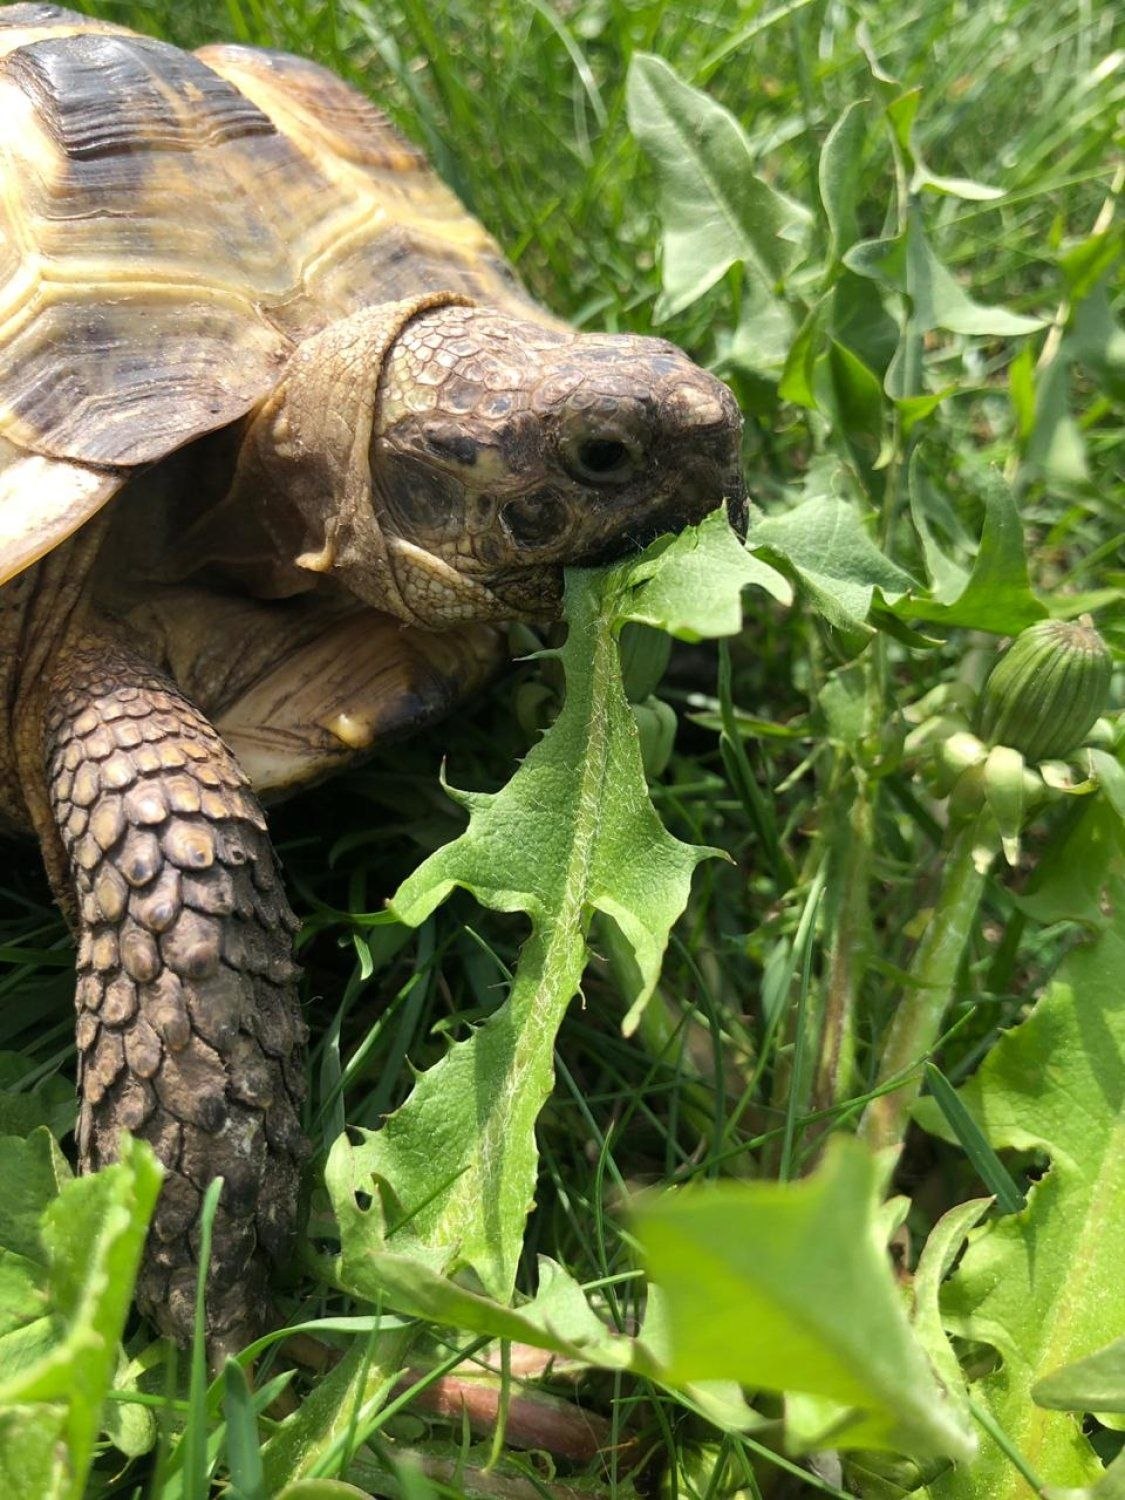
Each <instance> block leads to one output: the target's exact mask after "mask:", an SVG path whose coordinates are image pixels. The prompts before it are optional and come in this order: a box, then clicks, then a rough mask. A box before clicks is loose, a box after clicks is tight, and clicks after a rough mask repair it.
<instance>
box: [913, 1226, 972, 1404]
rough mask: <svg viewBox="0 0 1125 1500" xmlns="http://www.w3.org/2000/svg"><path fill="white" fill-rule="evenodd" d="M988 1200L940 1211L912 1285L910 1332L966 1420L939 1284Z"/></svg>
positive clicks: (962, 1382) (960, 1378) (960, 1375)
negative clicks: (942, 1309)
mask: <svg viewBox="0 0 1125 1500" xmlns="http://www.w3.org/2000/svg"><path fill="white" fill-rule="evenodd" d="M990 1204H991V1200H990V1199H988V1198H973V1199H971V1200H970V1201H969V1202H967V1203H958V1204H956V1205H955V1207H953V1208H951V1209H950V1210H949V1211H948V1213H945V1214H943V1215H942V1217H941V1218H940V1219H939V1220H938V1222H937V1223H936V1224H935V1225H934V1227H933V1228H932V1229H931V1230H930V1232H929V1234H928V1235H927V1236H926V1243H925V1245H923V1247H922V1253H921V1255H920V1256H919V1257H918V1265H917V1266H916V1268H915V1271H914V1280H913V1285H912V1291H913V1295H914V1317H913V1320H912V1321H913V1327H914V1332H915V1333H916V1334H917V1336H918V1339H919V1342H920V1343H921V1345H922V1347H923V1349H925V1351H926V1353H927V1355H928V1356H929V1359H930V1363H931V1364H932V1365H933V1367H934V1369H935V1370H936V1371H937V1372H938V1374H939V1375H940V1376H941V1379H942V1383H943V1384H944V1386H945V1389H946V1391H947V1392H948V1394H949V1399H950V1400H951V1401H952V1402H953V1403H954V1405H955V1406H956V1407H957V1409H958V1411H960V1413H961V1415H962V1418H963V1419H964V1420H965V1421H966V1422H968V1421H969V1399H968V1391H967V1389H966V1384H965V1376H964V1373H963V1372H962V1370H961V1366H960V1365H959V1364H958V1363H957V1355H956V1354H955V1353H954V1351H953V1345H952V1344H951V1343H950V1341H949V1339H948V1337H947V1336H946V1333H945V1330H944V1328H943V1327H942V1326H941V1301H940V1299H941V1288H942V1284H943V1283H944V1281H945V1278H946V1277H947V1276H948V1275H949V1272H950V1271H951V1270H952V1269H953V1263H954V1261H955V1260H956V1259H957V1257H958V1255H959V1254H960V1253H961V1247H962V1245H964V1243H965V1238H966V1236H967V1235H968V1233H969V1231H970V1229H972V1228H973V1226H974V1225H976V1224H978V1223H979V1222H980V1220H981V1219H982V1218H983V1217H984V1215H985V1214H986V1213H987V1212H988V1209H989V1207H990Z"/></svg>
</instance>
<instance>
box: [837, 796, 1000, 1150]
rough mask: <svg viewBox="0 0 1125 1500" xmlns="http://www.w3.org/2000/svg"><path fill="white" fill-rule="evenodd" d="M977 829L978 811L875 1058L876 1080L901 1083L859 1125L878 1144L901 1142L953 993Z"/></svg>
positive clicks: (977, 879) (971, 903) (949, 863)
mask: <svg viewBox="0 0 1125 1500" xmlns="http://www.w3.org/2000/svg"><path fill="white" fill-rule="evenodd" d="M982 835H983V827H982V820H981V819H980V818H974V819H973V820H972V821H971V822H968V823H966V824H964V825H963V826H962V827H961V828H960V829H959V830H958V832H957V833H956V834H955V835H954V837H953V841H952V843H951V845H950V847H949V852H948V854H947V856H946V859H945V866H944V869H943V871H942V877H941V887H940V889H939V891H938V896H937V900H936V902H935V903H934V909H933V911H932V913H931V914H930V920H929V922H928V923H927V925H926V930H925V932H924V933H923V934H922V939H921V941H920V942H919V944H918V947H917V949H916V950H915V953H914V959H913V962H912V963H911V965H910V988H909V990H908V992H907V994H906V996H905V998H904V999H903V1002H902V1004H901V1005H900V1006H899V1008H898V1010H897V1011H896V1013H895V1018H894V1020H893V1021H892V1022H891V1027H890V1031H889V1032H888V1034H887V1040H886V1043H885V1045H884V1047H883V1055H882V1057H881V1059H880V1064H879V1078H878V1082H879V1083H880V1084H885V1083H889V1082H891V1081H892V1080H893V1079H895V1078H902V1079H903V1083H902V1087H901V1088H897V1089H895V1090H894V1091H893V1092H891V1093H886V1094H881V1095H880V1096H879V1097H878V1098H877V1099H872V1101H871V1103H870V1104H869V1105H868V1106H867V1108H866V1110H865V1111H864V1113H863V1118H862V1119H861V1121H860V1125H859V1134H860V1135H861V1136H862V1137H863V1139H864V1140H866V1141H867V1142H868V1143H869V1144H870V1145H871V1146H872V1147H873V1148H874V1149H875V1150H877V1151H879V1150H883V1149H884V1148H887V1147H899V1146H901V1144H902V1139H903V1136H904V1135H905V1133H906V1126H907V1123H908V1120H909V1115H910V1109H911V1106H912V1105H913V1103H914V1101H915V1100H916V1099H917V1097H918V1095H919V1093H920V1091H921V1087H922V1075H921V1070H920V1064H921V1063H922V1062H924V1061H925V1059H926V1058H927V1056H928V1055H929V1053H930V1052H932V1051H933V1048H934V1045H935V1043H936V1042H937V1039H938V1037H939V1036H940V1034H941V1024H942V1020H943V1018H944V1016H945V1012H946V1010H947V1009H948V1008H949V1003H950V1001H951V1000H952V998H953V989H954V985H955V983H956V980H957V972H958V970H959V968H960V966H961V959H962V956H963V955H964V952H965V949H966V947H967V946H968V942H969V935H970V933H971V932H972V927H973V921H974V918H975V917H976V914H977V908H978V907H979V906H980V900H981V896H982V894H983V892H984V882H985V876H986V873H987V864H986V865H985V868H984V869H981V868H979V866H978V861H977V860H975V859H974V851H978V852H979V846H980V844H981V842H982Z"/></svg>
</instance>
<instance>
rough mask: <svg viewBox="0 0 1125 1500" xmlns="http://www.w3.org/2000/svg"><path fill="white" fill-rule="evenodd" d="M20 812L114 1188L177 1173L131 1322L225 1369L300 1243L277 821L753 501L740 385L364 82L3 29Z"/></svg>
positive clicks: (245, 55)
mask: <svg viewBox="0 0 1125 1500" xmlns="http://www.w3.org/2000/svg"><path fill="white" fill-rule="evenodd" d="M0 121H2V122H3V123H2V125H0V715H2V717H0V817H2V818H3V820H4V822H5V824H6V826H8V827H13V826H14V827H15V828H19V829H23V830H28V831H31V832H33V833H34V835H35V836H36V837H37V838H38V840H39V843H40V846H41V849H42V853H43V858H44V861H45V864H46V868H47V871H48V874H49V876H50V880H51V883H52V887H53V889H54V891H55V893H56V897H57V899H58V900H59V902H60V904H61V906H62V908H63V910H64V911H65V913H66V915H67V917H68V919H69V922H70V925H71V927H72V929H73V931H74V933H75V935H76V938H77V985H76V1010H77V1050H78V1079H79V1088H80V1094H81V1098H80V1105H79V1114H78V1124H77V1131H76V1136H77V1149H78V1159H79V1165H80V1169H82V1170H91V1169H96V1168H97V1167H99V1166H101V1165H102V1164H104V1163H107V1162H110V1161H112V1160H114V1158H115V1155H116V1153H117V1151H118V1143H119V1139H120V1134H121V1132H122V1131H123V1130H128V1131H130V1132H132V1133H133V1134H134V1135H135V1136H138V1137H140V1138H142V1139H144V1140H147V1141H149V1142H151V1144H152V1146H153V1147H154V1149H155V1151H156V1154H157V1155H158V1157H159V1158H160V1160H161V1162H162V1163H163V1166H164V1170H165V1180H164V1186H163V1188H162V1191H161V1196H160V1200H159V1203H158V1206H157V1209H156V1213H155V1217H154V1220H153V1224H152V1228H151V1231H150V1234H149V1239H148V1244H147V1246H146V1250H145V1256H144V1260H143V1263H142V1267H141V1271H140V1276H139V1280H138V1286H137V1302H138V1305H139V1306H140V1308H141V1310H142V1311H143V1312H144V1313H146V1314H147V1315H148V1316H149V1317H150V1318H152V1319H153V1320H154V1321H155V1323H156V1325H157V1326H158V1327H159V1328H160V1329H162V1330H163V1331H165V1332H167V1333H168V1334H170V1335H171V1336H173V1337H174V1338H176V1339H178V1340H180V1341H181V1342H182V1341H186V1340H187V1339H188V1338H189V1337H190V1331H191V1325H192V1313H193V1304H194V1300H195V1299H194V1291H195V1283H196V1276H197V1263H196V1262H197V1256H198V1217H199V1210H200V1205H201V1199H202V1194H203V1191H204V1189H205V1188H206V1186H207V1184H208V1182H209V1181H210V1180H211V1179H212V1178H213V1177H214V1176H216V1175H217V1174H220V1173H221V1174H222V1176H223V1178H224V1179H225V1186H224V1189H223V1195H222V1198H221V1201H220V1205H219V1209H218V1215H217V1218H216V1221H215V1231H214V1242H213V1248H212V1260H211V1266H210V1274H209V1281H208V1287H207V1300H206V1327H207V1335H208V1342H209V1345H210V1347H211V1348H212V1349H213V1350H218V1351H220V1352H221V1351H222V1350H224V1349H233V1348H235V1347H238V1346H241V1344H243V1343H244V1342H245V1341H246V1340H248V1339H249V1338H250V1337H252V1336H254V1334H255V1333H256V1332H257V1331H258V1330H259V1329H260V1328H261V1326H262V1325H263V1323H264V1321H265V1320H266V1319H267V1317H268V1274H269V1271H270V1269H271V1266H272V1265H274V1264H275V1263H276V1262H279V1261H284V1259H285V1256H286V1254H287V1251H288V1248H289V1247H290V1245H291V1242H292V1239H293V1235H294V1232H295V1225H296V1221H297V1204H298V1191H297V1188H298V1178H299V1167H300V1163H301V1160H302V1156H303V1154H304V1152H305V1149H306V1148H305V1145H304V1141H303V1137H302V1132H301V1125H300V1118H299V1117H300V1110H301V1103H302V1098H303V1094H304V1087H305V1085H304V1073H303V1066H302V1049H303V1046H304V1043H305V1041H306V1039H307V1028H306V1026H305V1024H304V1021H303V1019H302V1015H301V1010H300V1007H299V1004H298V999H297V990H296V980H297V977H298V969H297V966H296V964H295V963H294V959H293V934H294V929H295V927H296V921H295V919H294V916H293V913H292V911H291V909H290V906H289V904H288V902H287V900H286V897H285V893H284V889H283V885H282V880H281V875H280V873H279V868H278V864H277V861H276V859H275V856H274V853H273V851H272V848H271V845H270V841H269V837H268V833H267V828H266V820H265V818H264V816H263V813H262V803H263V801H268V799H270V798H271V797H275V796H277V795H279V794H281V793H283V792H290V791H292V790H293V789H294V788H297V787H300V786H302V785H304V784H306V783H308V782H311V781H313V780H315V779H317V778H320V777H322V776H324V775H326V774H327V773H329V772H331V771H333V770H335V769H336V768H337V767H339V766H341V765H343V764H345V763H347V762H349V761H352V760H354V759H356V758H357V757H359V756H362V755H364V754H366V753H368V752H369V751H370V749H371V747H372V745H373V744H375V743H376V742H377V741H378V740H380V739H385V738H387V737H388V736H391V735H397V734H401V733H404V732H406V731H408V730H411V729H415V728H417V727H419V726H421V725H423V724H426V723H428V722H430V721H432V720H434V719H436V718H437V717H439V716H440V715H442V714H446V713H448V712H449V711H450V710H451V709H452V708H453V707H454V705H456V704H457V703H458V702H459V701H460V700H462V699H463V698H464V697H465V695H466V694H468V693H470V692H471V691H472V690H473V688H474V687H475V686H477V685H478V684H480V683H481V682H482V681H483V680H484V679H485V678H486V677H488V676H489V674H490V673H491V672H492V671H493V670H494V667H495V664H496V662H497V659H498V656H499V655H500V654H501V645H500V642H501V639H502V632H501V629H500V626H501V622H506V621H513V620H519V619H531V620H542V619H547V618H550V617H551V616H552V615H554V614H556V613H557V611H558V608H559V602H560V597H561V580H562V569H563V567H564V565H568V564H574V563H596V562H599V561H601V560H604V559H608V558H610V557H612V556H615V555H618V554H620V553H622V552H623V551H626V550H627V549H629V548H632V547H636V546H638V545H640V544H641V543H643V542H645V541H647V540H649V539H651V538H652V537H654V536H656V535H658V534H660V533H661V532H664V531H666V530H669V529H676V528H679V527H681V526H683V525H684V524H686V523H689V522H692V521H694V520H697V519H699V518H700V517H701V516H702V515H703V514H704V513H706V512H708V511H709V510H711V509H712V508H713V507H714V506H715V505H717V504H718V503H719V501H720V499H721V498H723V497H725V498H726V499H727V501H728V506H729V507H732V508H734V509H737V508H738V507H739V505H740V504H741V497H742V495H743V491H742V480H741V475H740V464H739V438H740V418H739V414H738V410H737V406H736V404H735V402H734V399H733V397H732V396H731V394H730V392H729V391H728V389H727V388H726V387H725V386H724V385H723V384H722V383H721V382H719V381H718V380H717V379H715V378H714V377H713V376H711V375H710V374H708V373H706V372H704V371H703V370H701V369H699V368H698V367H697V366H696V365H694V364H693V363H692V362H691V361H690V360H689V359H688V358H687V356H686V355H685V354H683V353H682V352H681V351H680V350H678V349H677V348H675V347H674V346H673V345H671V344H669V343H666V342H664V341H663V340H659V339H653V338H642V337H635V336H631V335H604V334H597V333H580V332H577V331H576V330H574V329H573V328H572V327H570V326H568V325H567V324H566V323H564V322H563V321H561V320H560V319H558V318H556V317H554V316H553V315H552V314H550V313H549V312H548V311H546V310H545V309H544V308H543V307H542V306H540V305H538V304H537V303H536V302H535V301H534V300H533V299H532V298H531V297H530V295H529V294H528V293H527V292H526V291H525V290H524V289H523V288H522V287H521V285H520V284H519V282H518V280H517V279H516V277H515V274H514V272H513V271H512V270H511V269H510V267H509V266H508V264H507V263H506V262H505V260H504V258H503V256H502V255H501V253H500V251H499V249H498V248H497V246H496V244H495V243H494V241H493V240H492V239H491V238H490V237H489V235H488V234H487V233H486V232H485V230H484V229H483V228H482V227H481V225H480V224H479V223H477V222H476V220H475V219H473V218H472V217H471V216H470V215H469V214H468V213H467V212H466V211H465V209H464V208H463V207H462V206H461V204H460V203H459V202H458V200H457V199H456V198H455V196H454V195H453V193H452V192H451V191H450V190H449V189H448V188H447V187H445V186H444V185H443V184H442V182H440V181H439V180H438V179H437V177H436V176H435V175H434V174H433V173H432V172H431V171H430V170H429V169H428V167H427V165H426V162H425V160H424V158H423V157H422V155H421V154H420V153H419V152H418V151H417V150H416V149H415V148H414V147H413V146H411V145H410V144H408V143H407V142H406V140H404V139H403V138H402V137H400V136H399V134H397V132H396V131H395V130H394V129H393V127H392V126H391V124H390V123H389V121H388V119H387V117H386V116H385V115H384V114H383V113H381V112H380V111H379V110H378V109H377V108H376V107H375V106H374V105H373V104H372V103H371V102H370V101H369V100H368V99H367V98H366V97H365V96H363V95H362V94H361V93H359V92H358V91H356V90H354V89H353V88H352V87H351V86H349V85H347V84H345V83H344V82H342V81H341V80H340V79H339V78H337V77H336V76H335V75H334V74H332V73H330V72H328V71H327V70H325V69H324V68H322V67H320V66H319V65H316V64H313V63H311V62H308V61H303V60H301V59H299V58H297V57H293V56H288V55H285V54H282V53H279V52H271V51H264V50H257V49H254V48H250V47H245V46H235V45H215V46H207V47H204V48H202V49H201V50H199V51H198V52H195V53H188V52H185V51H181V50H180V49H178V48H176V47H173V46H170V45H168V44H166V43H163V42H160V41H156V40H152V39H150V38H146V37H143V36H141V35H138V34H137V33H135V32H132V31H130V30H128V29H126V28H124V27H122V26H117V25H112V24H109V23H106V22H103V21H100V20H94V19H90V18H88V17H83V16H80V15H77V14H74V13H71V12H68V11H65V10H62V9H60V8H58V7H56V6H53V5H46V4H16V5H12V6H8V7H6V8H5V9H3V10H0Z"/></svg>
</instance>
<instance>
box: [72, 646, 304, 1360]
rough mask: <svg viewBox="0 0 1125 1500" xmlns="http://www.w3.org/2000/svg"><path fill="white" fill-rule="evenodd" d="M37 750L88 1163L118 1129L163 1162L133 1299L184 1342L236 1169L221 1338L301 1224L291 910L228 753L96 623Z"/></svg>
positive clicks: (223, 1260)
mask: <svg viewBox="0 0 1125 1500" xmlns="http://www.w3.org/2000/svg"><path fill="white" fill-rule="evenodd" d="M43 748H44V763H45V769H46V777H47V785H48V792H49V798H50V805H51V809H52V812H53V815H54V819H55V822H56V824H57V826H58V830H59V834H60V836H61V839H62V845H63V848H64V850H65V853H66V857H67V860H68V863H69V867H70V877H71V881H72V884H73V894H74V904H75V908H76V911H77V915H78V920H79V931H80V940H79V949H78V986H77V995H76V1004H77V1008H78V1026H77V1035H78V1051H79V1080H80V1086H81V1091H82V1104H81V1112H80V1117H79V1126H78V1144H79V1153H80V1163H81V1166H82V1168H83V1170H93V1169H96V1168H98V1167H100V1166H102V1165H104V1164H105V1163H107V1162H110V1161H113V1160H114V1159H115V1157H116V1155H117V1150H118V1141H119V1137H120V1132H121V1131H122V1130H129V1131H131V1132H132V1133H133V1134H134V1135H136V1136H139V1137H140V1138H142V1139H144V1140H147V1141H149V1142H151V1144H152V1145H153V1147H154V1148H155V1150H156V1152H157V1155H158V1156H159V1157H160V1159H161V1161H162V1162H163V1163H164V1166H165V1169H166V1172H167V1178H166V1181H165V1185H164V1189H163V1192H162V1193H161V1197H160V1202H159V1205H158V1207H157V1211H156V1216H155V1219H154V1222H153V1226H152V1231H151V1234H150V1237H149V1242H148V1248H147V1251H146V1256H145V1261H144V1265H143V1268H142V1271H141V1276H140V1281H139V1283H138V1288H137V1301H138V1304H139V1305H140V1307H141V1308H142V1310H143V1311H144V1312H145V1313H146V1314H147V1315H148V1316H149V1317H151V1318H152V1319H153V1321H154V1322H155V1323H156V1324H157V1326H158V1327H160V1328H161V1329H162V1330H163V1331H164V1332H166V1333H169V1334H170V1335H171V1336H172V1337H173V1338H176V1339H177V1340H179V1341H180V1342H185V1341H187V1340H188V1339H190V1336H191V1323H192V1314H193V1303H194V1293H195V1283H196V1276H197V1268H198V1252H199V1209H200V1205H201V1201H202V1196H203V1192H204V1190H205V1188H206V1186H207V1184H208V1182H210V1181H211V1180H212V1178H214V1177H216V1176H219V1175H221V1176H222V1177H223V1178H224V1181H225V1186H224V1189H223V1195H222V1198H221V1200H220V1206H219V1211H218V1214H217V1216H216V1220H215V1227H214V1238H213V1242H212V1251H211V1268H210V1275H209V1280H208V1291H207V1307H206V1320H207V1336H208V1347H209V1349H210V1351H211V1353H212V1357H217V1356H221V1354H222V1353H223V1352H225V1351H227V1350H232V1351H233V1350H235V1349H237V1348H240V1347H242V1345H243V1344H245V1343H246V1342H247V1341H248V1340H249V1339H250V1338H252V1337H254V1336H255V1334H257V1333H259V1332H260V1331H261V1329H262V1327H263V1326H264V1323H265V1321H266V1317H267V1308H268V1302H267V1296H266V1279H267V1273H268V1269H269V1265H270V1263H271V1262H273V1263H276V1262H278V1261H280V1260H283V1259H284V1257H285V1255H286V1253H287V1250H288V1248H289V1246H290V1244H291V1241H292V1236H293V1231H294V1228H295V1222H296V1212H297V1186H298V1170H299V1164H300V1161H301V1158H302V1155H303V1154H304V1151H305V1149H306V1148H305V1144H304V1141H303V1138H302V1135H301V1129H300V1125H299V1121H298V1113H299V1110H300V1105H301V1101H302V1098H303V1096H304V1078H303V1073H302V1068H301V1054H302V1048H303V1045H304V1042H305V1040H306V1037H307V1030H306V1027H305V1024H304V1022H303V1021H302V1019H301V1016H300V1012H299V1009H298V1005H297V996H296V989H295V984H294V980H295V977H296V974H297V969H296V966H295V965H294V963H293V961H292V933H293V930H294V928H295V926H296V921H295V918H294V916H293V913H292V911H291V910H290V907H289V904H288V902H287V901H286V899H285V894H284V891H283V889H282V885H281V879H280V875H279V872H278V866H277V862H276V860H275V858H274V855H273V851H272V849H271V847H270V843H269V839H268V837H267V834H266V823H265V819H264V817H263V816H262V812H261V809H260V808H259V806H258V803H257V800H256V799H255V797H254V796H253V794H252V792H251V791H250V790H249V787H248V785H247V782H246V778H245V777H244V776H243V774H242V772H241V771H240V770H239V767H238V765H237V764H236V762H235V760H234V758H233V756H232V755H231V754H230V752H229V751H228V750H227V748H226V746H225V745H224V744H223V742H222V741H221V740H220V738H219V736H218V735H217V734H216V733H215V731H214V730H213V729H212V728H211V726H210V725H209V724H208V723H207V721H206V720H205V719H204V718H203V717H202V716H201V715H200V714H199V713H198V711H197V710H196V709H195V708H193V707H192V705H191V704H190V703H189V702H188V701H187V700H186V699H185V698H184V697H183V695H182V694H181V693H180V692H179V691H178V689H177V688H176V687H175V686H174V685H173V684H172V683H171V682H170V681H169V680H168V679H167V678H166V677H164V676H162V675H161V674H160V673H158V672H156V671H154V670H153V669H152V668H151V667H150V666H148V665H146V664H145V663H144V662H143V661H141V660H139V659H138V658H136V657H135V656H133V655H132V654H131V653H130V652H129V651H128V650H126V649H125V648H123V647H121V646H119V645H117V644H115V643H113V642H108V643H107V642H106V641H97V640H95V641H94V642H89V641H86V642H84V643H83V644H81V645H79V646H76V647H71V648H69V649H67V650H64V652H62V653H61V654H60V656H59V657H58V658H57V660H56V661H55V663H54V672H53V680H52V682H51V685H50V687H49V689H48V692H47V694H46V698H45V709H44V714H43Z"/></svg>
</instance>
